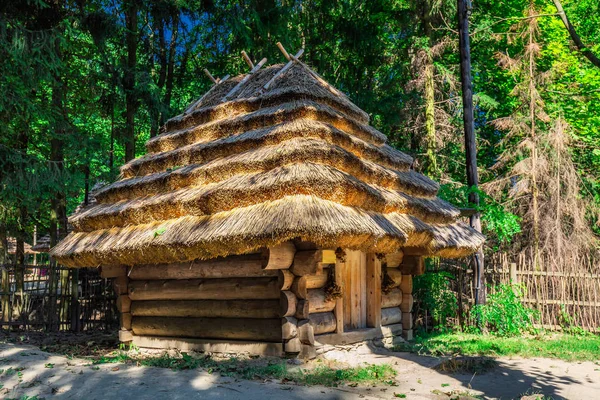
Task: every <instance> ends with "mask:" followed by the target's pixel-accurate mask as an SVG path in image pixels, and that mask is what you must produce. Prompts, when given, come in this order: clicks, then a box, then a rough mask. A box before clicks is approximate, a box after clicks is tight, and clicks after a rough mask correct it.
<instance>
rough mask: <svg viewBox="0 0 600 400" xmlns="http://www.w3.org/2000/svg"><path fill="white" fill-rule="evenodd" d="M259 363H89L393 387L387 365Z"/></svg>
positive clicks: (203, 359)
mask: <svg viewBox="0 0 600 400" xmlns="http://www.w3.org/2000/svg"><path fill="white" fill-rule="evenodd" d="M261 361H262V360H240V359H237V358H228V359H222V360H217V359H213V358H212V357H210V356H204V355H200V356H198V357H194V356H191V355H189V354H187V353H181V354H179V355H177V356H170V355H162V356H160V357H148V356H142V355H139V354H137V353H135V352H131V351H130V352H125V351H122V350H120V351H117V352H115V353H114V354H112V355H107V356H102V357H100V358H98V359H96V360H94V361H93V364H94V365H98V364H106V363H125V364H135V365H139V366H145V367H159V368H170V369H173V370H185V369H196V368H202V369H204V370H206V371H207V372H208V373H211V374H212V373H218V374H220V375H222V376H229V377H235V378H242V379H261V380H264V379H279V380H281V381H282V382H290V383H297V384H303V385H323V386H338V385H340V384H376V383H383V384H388V385H393V384H395V382H394V380H393V378H394V376H395V375H396V372H395V371H394V369H393V368H392V367H391V366H389V365H387V364H382V365H365V366H362V367H354V368H333V367H330V366H327V365H317V366H315V367H313V368H299V367H290V366H289V365H288V363H287V362H286V361H285V360H276V361H271V362H266V363H265V362H261Z"/></svg>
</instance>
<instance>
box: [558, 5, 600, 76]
mask: <svg viewBox="0 0 600 400" xmlns="http://www.w3.org/2000/svg"><path fill="white" fill-rule="evenodd" d="M552 1H553V2H554V6H555V7H556V10H557V11H558V15H560V19H561V20H562V22H563V24H564V25H565V28H567V31H569V35H570V36H571V39H573V42H575V46H577V48H578V49H579V51H581V53H582V54H583V55H584V56H585V58H587V59H588V60H590V62H591V63H592V64H594V65H595V66H596V67H598V68H600V58H598V57H596V55H595V54H594V53H592V52H591V50H590V49H588V48H587V46H586V45H585V44H583V42H582V41H581V38H580V37H579V35H578V34H577V32H576V31H575V28H574V27H573V25H572V24H571V21H569V18H568V17H567V14H566V13H565V10H563V7H562V4H561V3H560V0H552Z"/></svg>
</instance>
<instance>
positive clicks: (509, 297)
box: [472, 284, 538, 336]
mask: <svg viewBox="0 0 600 400" xmlns="http://www.w3.org/2000/svg"><path fill="white" fill-rule="evenodd" d="M488 293H489V294H488V296H487V303H486V304H484V305H478V306H475V307H474V308H473V311H472V313H473V315H474V317H475V318H476V319H477V321H478V326H480V327H482V328H487V329H488V330H489V332H490V333H493V334H495V335H498V336H517V335H520V334H522V333H525V332H531V331H534V330H535V329H534V327H533V323H534V322H535V321H536V320H537V318H538V312H537V311H536V310H533V309H531V308H529V307H526V306H524V305H523V303H522V301H521V299H522V298H523V294H524V293H525V286H523V285H516V284H513V285H507V284H500V285H497V286H495V287H490V290H489V292H488Z"/></svg>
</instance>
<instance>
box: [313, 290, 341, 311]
mask: <svg viewBox="0 0 600 400" xmlns="http://www.w3.org/2000/svg"><path fill="white" fill-rule="evenodd" d="M306 300H307V301H308V309H309V313H310V314H316V313H321V312H329V311H333V310H334V309H335V300H327V295H326V294H325V291H324V290H323V289H312V290H309V291H308V296H307V299H306Z"/></svg>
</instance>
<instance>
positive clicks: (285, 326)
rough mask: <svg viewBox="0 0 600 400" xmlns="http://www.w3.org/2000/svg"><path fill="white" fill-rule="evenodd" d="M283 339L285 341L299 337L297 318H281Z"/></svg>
mask: <svg viewBox="0 0 600 400" xmlns="http://www.w3.org/2000/svg"><path fill="white" fill-rule="evenodd" d="M281 337H282V338H283V339H284V340H288V339H292V338H295V337H298V320H297V319H296V318H294V317H284V318H281Z"/></svg>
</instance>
